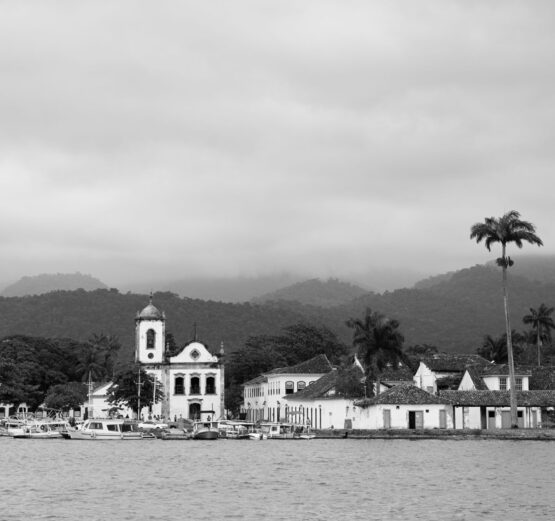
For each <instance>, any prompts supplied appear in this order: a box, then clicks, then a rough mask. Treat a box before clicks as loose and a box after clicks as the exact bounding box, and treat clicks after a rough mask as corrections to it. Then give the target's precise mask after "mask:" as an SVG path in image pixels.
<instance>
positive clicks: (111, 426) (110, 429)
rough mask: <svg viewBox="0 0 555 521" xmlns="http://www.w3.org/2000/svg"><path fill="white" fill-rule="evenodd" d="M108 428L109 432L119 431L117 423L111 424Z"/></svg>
mask: <svg viewBox="0 0 555 521" xmlns="http://www.w3.org/2000/svg"><path fill="white" fill-rule="evenodd" d="M106 427H107V428H108V430H109V431H119V429H118V425H117V423H109V424H108V425H106Z"/></svg>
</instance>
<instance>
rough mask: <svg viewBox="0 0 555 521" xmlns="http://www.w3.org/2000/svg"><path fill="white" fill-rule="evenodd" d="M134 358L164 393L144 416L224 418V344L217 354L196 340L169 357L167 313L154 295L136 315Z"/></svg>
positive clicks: (143, 411)
mask: <svg viewBox="0 0 555 521" xmlns="http://www.w3.org/2000/svg"><path fill="white" fill-rule="evenodd" d="M135 360H136V362H138V363H140V364H141V366H142V368H143V369H144V370H145V371H146V372H147V373H148V374H149V375H151V376H152V377H154V379H155V381H156V384H157V386H158V387H159V388H160V389H162V392H163V398H162V400H161V401H160V402H158V403H155V404H153V405H152V408H151V409H147V408H144V409H142V411H141V413H142V415H143V417H147V416H149V415H152V416H159V417H163V418H166V419H172V420H173V419H174V418H184V419H189V420H195V419H199V418H201V417H202V418H203V419H205V418H206V416H210V417H211V418H212V419H218V418H223V417H224V410H225V407H224V365H223V347H222V349H221V350H220V353H219V354H218V355H213V354H212V353H210V351H209V350H208V349H207V347H206V346H205V345H204V344H202V343H201V342H199V341H197V340H194V341H192V342H189V343H188V344H186V345H185V346H184V347H183V348H182V349H181V351H180V352H179V353H178V354H176V355H175V356H168V354H167V350H166V316H165V313H164V312H162V311H160V310H158V309H157V308H156V307H155V306H154V305H153V303H152V297H151V299H150V302H149V304H148V305H147V306H146V307H145V308H144V309H143V310H142V311H140V312H138V313H137V315H136V317H135Z"/></svg>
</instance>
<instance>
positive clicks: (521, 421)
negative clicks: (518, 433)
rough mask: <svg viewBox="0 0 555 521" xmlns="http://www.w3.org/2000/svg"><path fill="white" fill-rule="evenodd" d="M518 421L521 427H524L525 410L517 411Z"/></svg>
mask: <svg viewBox="0 0 555 521" xmlns="http://www.w3.org/2000/svg"><path fill="white" fill-rule="evenodd" d="M516 422H517V424H518V428H519V429H524V411H517V412H516Z"/></svg>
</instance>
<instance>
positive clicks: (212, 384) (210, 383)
mask: <svg viewBox="0 0 555 521" xmlns="http://www.w3.org/2000/svg"><path fill="white" fill-rule="evenodd" d="M206 394H216V379H215V378H214V377H213V376H209V377H207V378H206Z"/></svg>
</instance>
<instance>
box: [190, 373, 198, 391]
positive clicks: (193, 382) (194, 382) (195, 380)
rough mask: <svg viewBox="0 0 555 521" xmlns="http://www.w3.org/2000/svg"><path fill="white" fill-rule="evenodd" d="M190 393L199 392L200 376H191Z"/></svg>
mask: <svg viewBox="0 0 555 521" xmlns="http://www.w3.org/2000/svg"><path fill="white" fill-rule="evenodd" d="M190 394H200V378H199V377H198V376H193V377H191V392H190Z"/></svg>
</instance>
